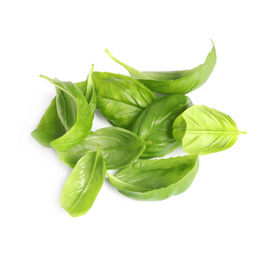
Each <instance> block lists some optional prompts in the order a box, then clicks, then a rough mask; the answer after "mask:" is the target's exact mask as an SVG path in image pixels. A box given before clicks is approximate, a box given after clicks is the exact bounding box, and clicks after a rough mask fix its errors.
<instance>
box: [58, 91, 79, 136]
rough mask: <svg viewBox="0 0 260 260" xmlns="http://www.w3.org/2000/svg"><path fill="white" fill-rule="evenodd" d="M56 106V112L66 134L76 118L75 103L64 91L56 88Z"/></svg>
mask: <svg viewBox="0 0 260 260" xmlns="http://www.w3.org/2000/svg"><path fill="white" fill-rule="evenodd" d="M56 104H57V112H58V115H59V118H60V121H61V122H62V124H63V126H64V127H65V129H66V132H68V131H69V130H70V129H71V127H72V126H73V125H74V124H75V123H76V117H77V103H76V100H75V99H73V98H72V97H71V96H70V95H69V94H67V93H66V92H65V91H62V90H60V89H59V88H56Z"/></svg>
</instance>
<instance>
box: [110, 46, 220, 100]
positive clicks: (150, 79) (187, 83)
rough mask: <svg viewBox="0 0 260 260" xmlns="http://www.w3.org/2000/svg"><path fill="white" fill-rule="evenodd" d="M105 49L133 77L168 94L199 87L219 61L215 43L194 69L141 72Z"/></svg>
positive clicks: (153, 89)
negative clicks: (204, 58)
mask: <svg viewBox="0 0 260 260" xmlns="http://www.w3.org/2000/svg"><path fill="white" fill-rule="evenodd" d="M212 43H213V42H212ZM105 51H106V53H107V54H108V55H109V56H110V57H111V58H112V59H113V60H114V61H116V62H117V63H119V64H120V65H122V66H123V67H125V68H126V69H127V70H128V72H129V73H130V75H131V76H132V77H133V78H135V79H138V80H139V81H141V82H142V83H143V84H144V85H145V86H146V87H148V88H149V89H151V90H152V91H154V92H157V93H161V94H166V95H168V94H186V93H188V92H191V91H193V90H195V89H197V88H199V87H200V86H201V85H203V84H204V83H205V82H206V81H207V79H208V78H209V76H210V74H211V73H212V71H213V69H214V66H215V64H216V61H217V57H216V49H215V46H214V44H213V47H212V50H211V52H210V53H209V54H208V56H207V59H206V61H205V62H204V63H203V64H201V65H199V66H197V67H195V68H193V69H190V70H183V71H143V72H141V71H138V70H136V69H134V68H132V67H130V66H128V65H126V64H125V63H123V62H121V61H120V60H118V59H117V58H115V57H114V56H113V55H112V54H111V53H110V52H109V51H108V50H107V49H106V50H105Z"/></svg>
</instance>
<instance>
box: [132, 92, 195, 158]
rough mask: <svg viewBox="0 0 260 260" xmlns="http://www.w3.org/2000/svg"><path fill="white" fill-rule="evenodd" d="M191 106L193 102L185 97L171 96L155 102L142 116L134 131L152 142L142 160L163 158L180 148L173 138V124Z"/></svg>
mask: <svg viewBox="0 0 260 260" xmlns="http://www.w3.org/2000/svg"><path fill="white" fill-rule="evenodd" d="M191 105H192V103H191V100H190V99H189V98H188V97H186V96H184V95H170V96H165V97H162V98H159V99H158V100H156V101H154V102H153V103H152V104H151V105H150V106H148V107H147V108H146V109H145V110H144V111H143V112H142V113H141V114H140V116H139V117H138V119H137V121H136V123H135V124H134V126H133V129H132V131H133V132H134V133H135V134H137V135H138V136H139V137H141V138H142V139H143V140H150V141H151V142H152V144H150V145H148V146H147V147H146V149H145V151H144V152H143V154H142V155H141V158H153V157H162V156H164V155H166V154H168V153H169V152H171V151H173V150H174V149H175V148H177V147H178V146H179V145H178V143H177V141H176V140H175V139H174V137H173V136H172V124H173V121H174V120H175V119H176V117H177V116H179V115H180V114H181V113H182V112H183V111H184V110H185V109H187V108H188V107H190V106H191Z"/></svg>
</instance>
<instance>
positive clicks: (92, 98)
mask: <svg viewBox="0 0 260 260" xmlns="http://www.w3.org/2000/svg"><path fill="white" fill-rule="evenodd" d="M93 69H94V65H92V66H91V69H90V72H89V74H88V80H87V87H86V99H87V101H88V104H89V107H90V110H91V112H92V114H93V117H94V112H95V110H96V107H97V95H96V91H95V86H94V82H93V80H92V74H93Z"/></svg>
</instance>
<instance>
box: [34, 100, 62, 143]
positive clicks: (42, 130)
mask: <svg viewBox="0 0 260 260" xmlns="http://www.w3.org/2000/svg"><path fill="white" fill-rule="evenodd" d="M65 133H66V129H65V128H64V126H63V124H62V123H61V121H60V118H59V116H58V113H57V107H56V97H55V98H54V99H53V100H52V101H51V104H50V105H49V107H48V108H47V109H46V111H45V112H44V114H43V116H42V118H41V121H40V123H39V124H38V126H37V128H36V129H35V130H34V131H32V133H31V135H32V137H33V138H34V139H35V140H36V141H37V142H38V143H40V144H41V145H42V146H45V147H51V145H50V142H52V141H53V140H55V139H57V138H59V137H61V136H62V135H64V134H65Z"/></svg>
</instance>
